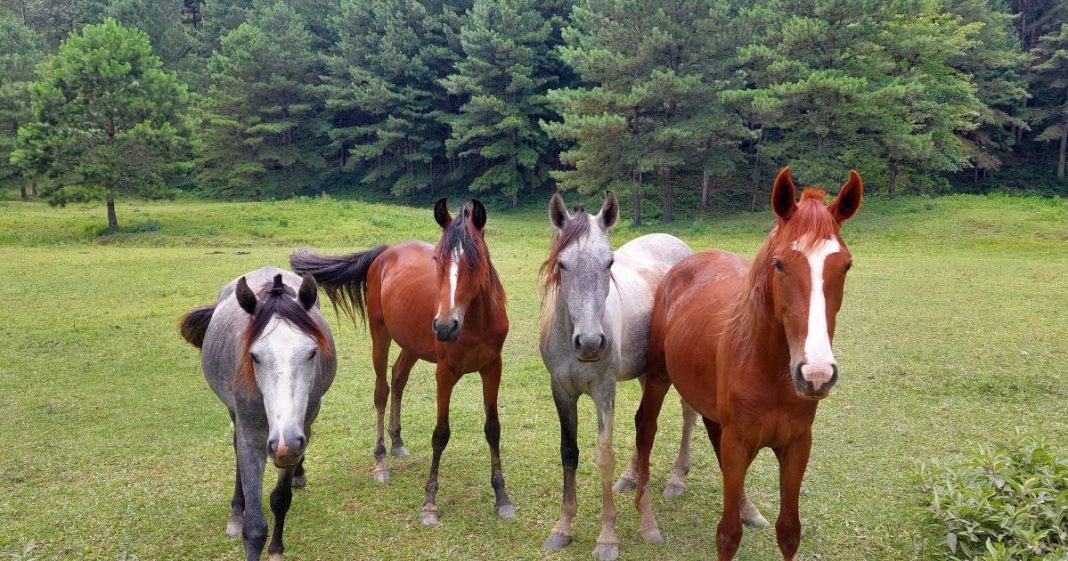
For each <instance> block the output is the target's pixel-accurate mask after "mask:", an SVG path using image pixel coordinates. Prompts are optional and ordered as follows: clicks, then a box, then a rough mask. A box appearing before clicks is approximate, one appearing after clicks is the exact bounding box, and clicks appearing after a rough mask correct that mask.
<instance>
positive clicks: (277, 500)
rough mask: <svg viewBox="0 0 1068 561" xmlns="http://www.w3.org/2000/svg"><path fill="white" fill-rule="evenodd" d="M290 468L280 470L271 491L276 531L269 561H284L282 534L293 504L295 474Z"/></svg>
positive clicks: (272, 540)
mask: <svg viewBox="0 0 1068 561" xmlns="http://www.w3.org/2000/svg"><path fill="white" fill-rule="evenodd" d="M294 471H296V469H295V468H292V467H289V468H284V469H280V470H278V482H277V483H276V484H275V486H274V490H273V491H271V512H272V513H273V514H274V531H272V532H271V545H269V546H267V555H268V558H267V559H268V561H282V551H283V550H285V546H284V545H282V532H283V531H284V529H285V525H286V513H287V512H289V505H291V504H293V472H294Z"/></svg>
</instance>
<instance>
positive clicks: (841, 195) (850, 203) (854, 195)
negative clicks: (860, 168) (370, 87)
mask: <svg viewBox="0 0 1068 561" xmlns="http://www.w3.org/2000/svg"><path fill="white" fill-rule="evenodd" d="M862 200H864V181H863V180H862V179H861V178H860V174H859V173H857V170H855V169H851V170H849V179H847V180H846V182H845V184H843V185H842V188H841V190H839V191H838V196H837V197H835V198H834V202H833V203H831V206H830V208H829V210H830V211H831V216H834V219H835V220H837V221H838V222H839V223H841V222H845V221H846V220H849V219H850V218H852V217H853V215H854V214H856V213H857V210H858V209H859V208H860V203H861V201H862Z"/></svg>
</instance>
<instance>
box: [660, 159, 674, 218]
mask: <svg viewBox="0 0 1068 561" xmlns="http://www.w3.org/2000/svg"><path fill="white" fill-rule="evenodd" d="M663 175H664V180H663V183H661V184H660V206H661V208H662V209H663V212H662V213H661V215H660V222H662V223H665V224H666V223H668V222H672V221H674V220H675V188H674V186H672V184H671V170H664V173H663Z"/></svg>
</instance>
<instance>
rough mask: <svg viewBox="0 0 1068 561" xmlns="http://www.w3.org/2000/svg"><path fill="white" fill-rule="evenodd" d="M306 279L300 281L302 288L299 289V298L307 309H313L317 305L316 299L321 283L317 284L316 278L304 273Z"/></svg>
mask: <svg viewBox="0 0 1068 561" xmlns="http://www.w3.org/2000/svg"><path fill="white" fill-rule="evenodd" d="M302 276H303V277H304V280H302V281H300V290H298V291H297V300H298V301H300V305H301V306H304V309H305V310H310V309H312V306H314V305H315V300H316V299H317V298H318V296H319V285H317V284H315V278H314V277H312V276H311V275H310V274H308V273H304V275H302Z"/></svg>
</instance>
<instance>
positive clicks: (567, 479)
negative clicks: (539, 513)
mask: <svg viewBox="0 0 1068 561" xmlns="http://www.w3.org/2000/svg"><path fill="white" fill-rule="evenodd" d="M553 401H554V402H555V403H556V414H557V416H558V417H560V463H561V465H562V466H563V468H564V495H563V501H562V503H561V505H560V520H558V521H557V522H556V526H553V530H552V532H551V533H550V534H549V537H548V538H546V539H545V543H544V544H543V545H544V546H545V547H546V548H547V549H558V548H561V547H565V546H567V545H569V544H570V543H571V520H572V519H574V518H575V512H577V511H578V499H577V497H576V494H575V471H576V470H577V469H578V460H579V449H578V438H577V436H578V435H577V432H578V396H577V395H570V394H569V393H567V392H565V391H564V390H563V389H561V388H558V387H556V385H555V384H554V385H553Z"/></svg>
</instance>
